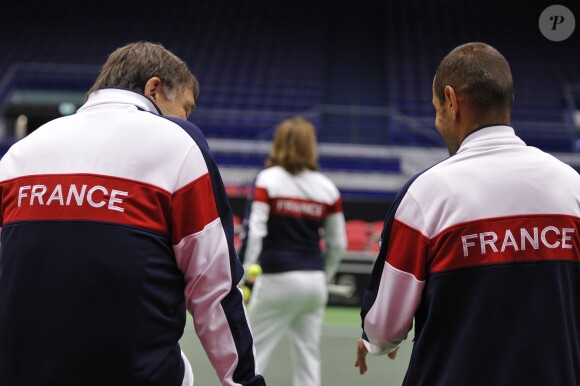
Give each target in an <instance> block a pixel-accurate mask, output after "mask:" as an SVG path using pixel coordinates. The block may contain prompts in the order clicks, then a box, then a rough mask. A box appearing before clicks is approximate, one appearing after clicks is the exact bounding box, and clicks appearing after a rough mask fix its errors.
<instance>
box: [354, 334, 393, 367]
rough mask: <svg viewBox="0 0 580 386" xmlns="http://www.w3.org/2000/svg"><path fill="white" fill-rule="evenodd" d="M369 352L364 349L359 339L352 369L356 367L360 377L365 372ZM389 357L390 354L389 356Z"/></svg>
mask: <svg viewBox="0 0 580 386" xmlns="http://www.w3.org/2000/svg"><path fill="white" fill-rule="evenodd" d="M368 353H369V351H368V350H367V348H366V347H365V344H364V343H363V340H362V338H359V340H358V342H357V346H356V360H355V361H354V367H358V371H359V373H360V375H363V374H364V373H366V372H367V354H368ZM389 355H390V354H389Z"/></svg>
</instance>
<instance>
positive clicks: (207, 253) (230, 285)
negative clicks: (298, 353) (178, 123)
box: [171, 134, 266, 386]
mask: <svg viewBox="0 0 580 386" xmlns="http://www.w3.org/2000/svg"><path fill="white" fill-rule="evenodd" d="M193 137H194V139H195V140H196V142H197V144H198V147H193V148H192V150H191V152H190V154H189V155H188V157H187V159H185V160H184V163H183V167H182V170H181V174H180V177H179V178H180V181H179V184H178V185H179V188H178V189H176V191H175V192H174V194H173V197H172V213H171V225H172V237H173V249H174V252H175V256H176V261H177V264H178V267H179V269H180V270H181V271H182V272H183V275H184V278H185V300H186V306H187V309H188V310H189V312H190V313H191V314H192V316H193V321H194V326H195V330H196V333H197V335H198V337H199V339H200V341H201V343H202V345H203V347H204V349H205V352H206V354H207V356H208V358H209V360H210V362H211V364H212V365H213V367H214V368H215V370H216V373H217V375H218V378H219V379H220V382H221V384H223V385H227V386H234V385H244V386H250V385H252V386H254V385H265V384H266V383H265V381H264V378H263V377H262V376H261V375H260V374H259V373H258V371H257V366H256V362H255V357H254V353H255V348H254V344H253V338H252V335H251V331H250V328H249V324H248V320H247V317H246V312H245V308H244V305H243V299H242V294H241V293H240V290H239V289H238V288H237V283H238V282H239V281H240V279H241V278H242V276H243V267H242V264H241V262H240V260H239V258H238V256H237V254H236V251H235V249H234V243H233V238H234V226H233V215H232V211H231V208H230V206H229V202H228V199H227V196H226V193H225V188H224V185H223V182H222V179H221V176H220V173H219V171H218V168H217V166H216V164H215V161H214V160H213V157H212V156H211V153H210V152H209V147H208V146H207V143H206V142H205V139H203V138H200V137H199V134H198V137H197V138H196V137H195V136H193Z"/></svg>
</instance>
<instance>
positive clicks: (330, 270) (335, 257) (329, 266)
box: [324, 197, 347, 282]
mask: <svg viewBox="0 0 580 386" xmlns="http://www.w3.org/2000/svg"><path fill="white" fill-rule="evenodd" d="M324 244H325V254H324V264H325V267H324V269H325V271H326V280H327V281H328V282H330V280H331V279H332V278H333V277H334V275H335V274H336V271H337V270H338V266H339V264H340V261H341V259H342V256H343V255H344V252H345V251H346V248H347V238H346V221H345V219H344V213H343V212H342V200H341V198H340V197H339V198H338V199H337V200H336V202H335V203H334V204H333V205H331V207H330V213H329V215H328V217H326V219H325V221H324Z"/></svg>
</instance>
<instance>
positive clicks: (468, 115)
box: [355, 43, 580, 386]
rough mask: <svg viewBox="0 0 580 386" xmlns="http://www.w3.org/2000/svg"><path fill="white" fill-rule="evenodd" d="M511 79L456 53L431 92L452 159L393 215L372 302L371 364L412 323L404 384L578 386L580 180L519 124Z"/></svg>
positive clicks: (362, 362)
mask: <svg viewBox="0 0 580 386" xmlns="http://www.w3.org/2000/svg"><path fill="white" fill-rule="evenodd" d="M512 101H513V84H512V78H511V72H510V69H509V65H508V63H507V61H506V60H505V59H504V58H503V56H502V55H501V54H500V53H499V52H497V51H496V50H495V49H494V48H492V47H490V46H489V45H486V44H482V43H470V44H465V45H462V46H459V47H457V48H456V49H454V50H453V51H451V52H450V53H449V54H448V55H447V56H446V57H445V59H444V60H443V61H442V63H441V65H440V66H439V68H438V70H437V73H436V75H435V79H434V82H433V104H434V107H435V110H436V121H435V125H436V127H437V129H438V130H439V132H440V133H441V135H442V136H443V138H444V139H445V142H446V144H447V146H448V149H449V152H450V154H451V155H452V156H451V157H449V158H448V159H446V160H444V161H442V162H440V163H439V164H437V165H435V166H433V167H431V168H429V169H428V170H426V171H424V172H423V173H420V174H419V175H417V176H415V177H414V178H413V179H412V180H411V181H409V182H408V183H407V184H406V186H405V187H404V188H403V189H402V190H401V192H400V193H399V195H398V197H397V199H396V200H395V201H394V203H393V204H392V207H391V208H390V210H389V213H388V215H387V218H386V220H385V226H384V230H383V234H382V245H381V249H380V252H379V255H378V258H377V261H376V263H375V266H374V269H373V272H372V277H371V280H370V282H369V285H368V288H367V290H366V292H365V295H364V300H363V304H362V310H361V316H362V327H363V334H362V339H360V340H359V342H358V347H357V348H358V350H357V359H356V363H355V365H356V366H358V367H359V370H360V372H361V374H362V373H364V372H365V371H366V369H367V368H366V359H365V356H366V354H367V353H371V354H373V355H379V354H388V355H389V357H391V359H394V358H395V356H396V350H397V348H398V346H399V344H400V343H401V341H402V340H404V339H406V338H407V334H408V332H409V331H410V330H411V328H412V326H413V319H414V324H415V330H414V345H413V351H412V355H411V361H410V364H409V368H408V370H407V374H406V377H405V380H404V384H405V385H452V386H459V385H469V386H477V385H481V386H490V385H493V386H502V385H506V386H508V385H509V386H514V385H527V386H530V385H538V386H539V385H542V386H543V385H569V386H572V385H578V384H580V334H579V331H580V252H579V251H580V239H579V234H578V232H579V231H580V176H579V175H578V173H577V172H576V171H575V170H574V169H572V168H571V167H569V166H568V165H565V164H564V163H562V162H561V161H559V160H557V159H556V158H554V157H553V156H551V155H549V154H546V153H544V152H542V151H540V150H538V149H536V148H533V147H529V146H526V144H525V143H524V142H523V141H522V140H521V139H520V138H518V137H517V136H516V135H515V133H514V129H513V128H512V127H510V125H509V119H510V110H511V105H512Z"/></svg>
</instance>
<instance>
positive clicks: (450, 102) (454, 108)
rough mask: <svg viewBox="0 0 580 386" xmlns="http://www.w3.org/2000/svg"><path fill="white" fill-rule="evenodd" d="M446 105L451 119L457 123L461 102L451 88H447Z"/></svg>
mask: <svg viewBox="0 0 580 386" xmlns="http://www.w3.org/2000/svg"><path fill="white" fill-rule="evenodd" d="M444 93H445V105H446V107H447V108H448V109H449V112H450V113H451V118H452V119H453V120H454V121H456V120H457V118H458V116H459V100H458V99H457V94H455V90H454V89H453V87H451V86H445V89H444Z"/></svg>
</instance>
